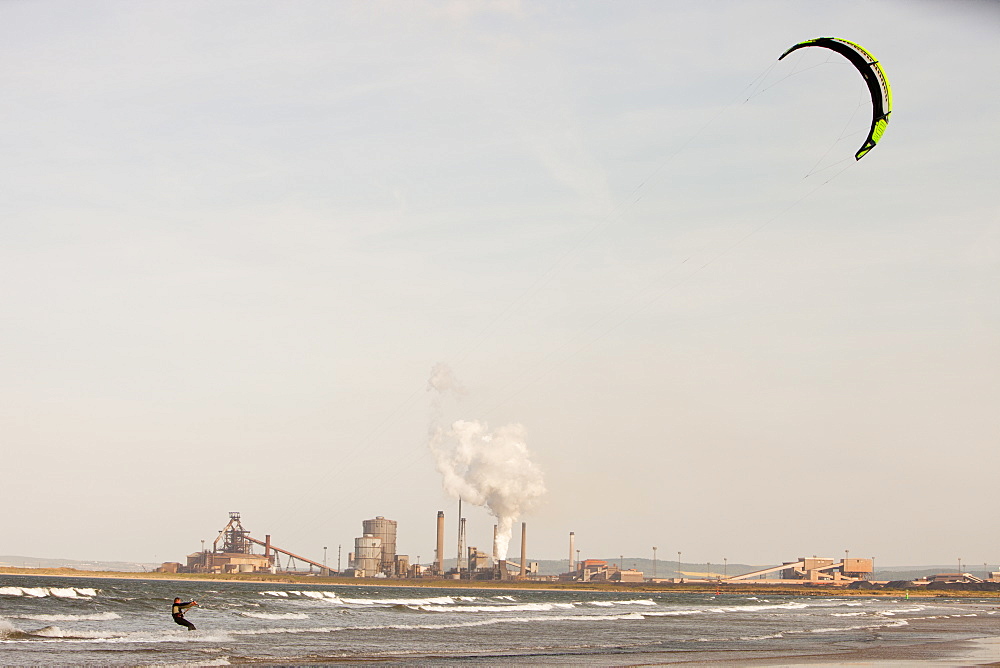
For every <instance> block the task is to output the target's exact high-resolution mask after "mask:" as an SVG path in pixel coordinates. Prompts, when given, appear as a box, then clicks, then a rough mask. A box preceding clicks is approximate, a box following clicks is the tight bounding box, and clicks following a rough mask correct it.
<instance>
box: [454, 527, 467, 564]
mask: <svg viewBox="0 0 1000 668" xmlns="http://www.w3.org/2000/svg"><path fill="white" fill-rule="evenodd" d="M463 563H464V564H465V570H469V557H468V555H467V554H466V550H465V518H464V517H463V518H462V519H460V520H459V530H458V566H456V568H458V570H459V572H461V571H462V564H463Z"/></svg>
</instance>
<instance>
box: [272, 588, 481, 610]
mask: <svg viewBox="0 0 1000 668" xmlns="http://www.w3.org/2000/svg"><path fill="white" fill-rule="evenodd" d="M260 593H261V595H262V596H275V597H281V598H292V597H303V598H310V599H314V600H322V601H324V602H327V603H336V604H341V605H359V606H394V605H457V604H459V603H468V602H471V601H478V600H479V597H478V596H434V597H429V598H343V597H341V596H339V595H338V594H337V593H336V592H333V591H316V590H289V591H262V592H260Z"/></svg>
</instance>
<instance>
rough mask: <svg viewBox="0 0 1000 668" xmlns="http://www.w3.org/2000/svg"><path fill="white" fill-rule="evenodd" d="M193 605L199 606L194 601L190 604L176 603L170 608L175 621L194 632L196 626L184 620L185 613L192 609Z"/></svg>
mask: <svg viewBox="0 0 1000 668" xmlns="http://www.w3.org/2000/svg"><path fill="white" fill-rule="evenodd" d="M192 605H197V604H196V603H195V602H194V601H190V602H188V603H174V605H173V607H171V608H170V614H171V615H172V616H173V618H174V621H175V622H177V623H178V624H180V625H181V626H186V627H187V630H188V631H194V630H195V629H194V624H192V623H191V622H189V621H188V620H186V619H184V611H185V610H187V609H188V608H190V607H191V606H192Z"/></svg>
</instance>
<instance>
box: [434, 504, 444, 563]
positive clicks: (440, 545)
mask: <svg viewBox="0 0 1000 668" xmlns="http://www.w3.org/2000/svg"><path fill="white" fill-rule="evenodd" d="M434 571H435V573H437V574H438V575H443V574H444V511H443V510H439V511H438V524H437V551H436V552H435V553H434Z"/></svg>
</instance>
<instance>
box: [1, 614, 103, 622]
mask: <svg viewBox="0 0 1000 668" xmlns="http://www.w3.org/2000/svg"><path fill="white" fill-rule="evenodd" d="M6 616H7V617H11V618H14V619H31V620H34V621H36V622H76V621H85V622H107V621H111V620H112V619H121V615H119V614H117V613H114V612H95V613H91V614H83V615H6Z"/></svg>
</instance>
